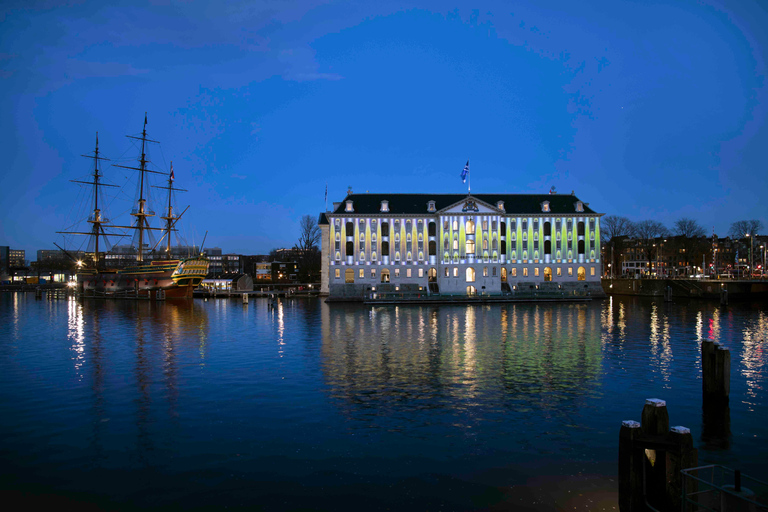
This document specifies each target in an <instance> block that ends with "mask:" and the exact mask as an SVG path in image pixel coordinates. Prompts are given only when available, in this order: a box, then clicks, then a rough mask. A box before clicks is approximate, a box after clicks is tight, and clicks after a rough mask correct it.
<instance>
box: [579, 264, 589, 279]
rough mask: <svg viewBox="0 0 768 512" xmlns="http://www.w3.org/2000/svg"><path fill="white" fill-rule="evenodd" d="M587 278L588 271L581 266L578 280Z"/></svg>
mask: <svg viewBox="0 0 768 512" xmlns="http://www.w3.org/2000/svg"><path fill="white" fill-rule="evenodd" d="M586 279H587V272H586V271H585V270H584V267H579V272H578V280H579V281H584V280H586Z"/></svg>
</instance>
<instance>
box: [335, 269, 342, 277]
mask: <svg viewBox="0 0 768 512" xmlns="http://www.w3.org/2000/svg"><path fill="white" fill-rule="evenodd" d="M336 279H341V269H340V268H337V269H336Z"/></svg>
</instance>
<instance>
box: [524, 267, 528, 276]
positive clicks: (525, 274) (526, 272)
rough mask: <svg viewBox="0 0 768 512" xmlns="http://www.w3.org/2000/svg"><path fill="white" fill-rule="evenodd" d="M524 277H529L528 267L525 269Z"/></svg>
mask: <svg viewBox="0 0 768 512" xmlns="http://www.w3.org/2000/svg"><path fill="white" fill-rule="evenodd" d="M523 277H528V267H525V268H524V269H523Z"/></svg>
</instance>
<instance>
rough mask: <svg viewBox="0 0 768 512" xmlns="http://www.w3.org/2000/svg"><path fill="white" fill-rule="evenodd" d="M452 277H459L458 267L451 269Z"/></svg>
mask: <svg viewBox="0 0 768 512" xmlns="http://www.w3.org/2000/svg"><path fill="white" fill-rule="evenodd" d="M453 277H459V267H453Z"/></svg>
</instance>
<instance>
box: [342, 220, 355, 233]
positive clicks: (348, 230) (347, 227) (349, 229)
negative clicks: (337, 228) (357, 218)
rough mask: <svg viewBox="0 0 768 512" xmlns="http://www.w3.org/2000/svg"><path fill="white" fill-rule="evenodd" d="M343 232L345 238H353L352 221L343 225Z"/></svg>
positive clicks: (353, 225)
mask: <svg viewBox="0 0 768 512" xmlns="http://www.w3.org/2000/svg"><path fill="white" fill-rule="evenodd" d="M344 230H345V234H346V236H355V223H354V222H352V221H348V222H347V223H346V224H345V225H344Z"/></svg>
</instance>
